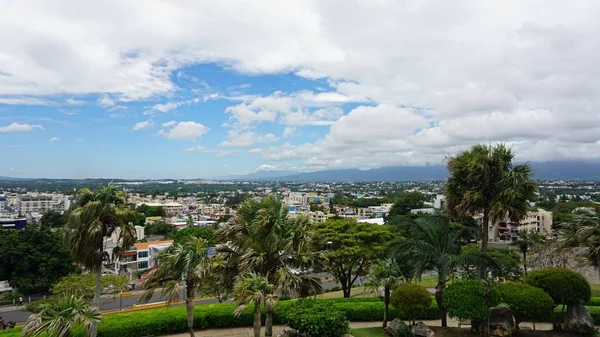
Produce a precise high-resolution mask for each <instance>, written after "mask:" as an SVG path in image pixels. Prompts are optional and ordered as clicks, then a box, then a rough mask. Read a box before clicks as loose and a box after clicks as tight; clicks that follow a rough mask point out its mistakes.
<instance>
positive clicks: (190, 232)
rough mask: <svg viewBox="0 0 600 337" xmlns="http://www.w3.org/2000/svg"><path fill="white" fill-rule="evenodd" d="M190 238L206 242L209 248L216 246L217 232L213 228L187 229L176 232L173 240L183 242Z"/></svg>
mask: <svg viewBox="0 0 600 337" xmlns="http://www.w3.org/2000/svg"><path fill="white" fill-rule="evenodd" d="M190 236H194V237H197V238H202V239H204V240H206V242H207V243H208V245H209V246H214V245H215V244H216V238H215V230H214V229H213V228H212V227H186V228H183V229H180V230H178V231H176V232H175V234H174V235H173V240H175V242H182V241H184V240H187V238H188V237H190Z"/></svg>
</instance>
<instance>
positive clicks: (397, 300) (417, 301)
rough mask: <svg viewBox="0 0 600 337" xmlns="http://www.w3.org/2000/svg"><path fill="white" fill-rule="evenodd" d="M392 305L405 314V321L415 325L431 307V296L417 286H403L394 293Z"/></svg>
mask: <svg viewBox="0 0 600 337" xmlns="http://www.w3.org/2000/svg"><path fill="white" fill-rule="evenodd" d="M392 305H393V306H394V307H396V308H397V309H398V310H400V312H401V313H402V314H403V317H402V318H403V319H407V320H409V321H411V322H412V324H414V323H415V320H416V319H417V318H419V317H423V316H424V315H425V313H426V312H427V309H429V307H430V306H431V294H430V293H429V292H428V291H427V289H425V288H423V287H422V286H420V285H417V284H403V285H401V286H398V287H397V288H396V289H394V291H393V292H392Z"/></svg>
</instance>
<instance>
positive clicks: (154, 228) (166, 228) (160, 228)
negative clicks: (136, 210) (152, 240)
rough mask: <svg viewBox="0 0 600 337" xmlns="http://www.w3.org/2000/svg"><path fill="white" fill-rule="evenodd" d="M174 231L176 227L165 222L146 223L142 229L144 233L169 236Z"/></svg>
mask: <svg viewBox="0 0 600 337" xmlns="http://www.w3.org/2000/svg"><path fill="white" fill-rule="evenodd" d="M175 232H177V228H175V227H174V226H173V225H171V224H170V223H166V222H157V223H151V224H147V225H146V228H145V229H144V234H145V235H162V236H164V237H171V236H173V235H174V233H175Z"/></svg>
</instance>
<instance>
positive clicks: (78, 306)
mask: <svg viewBox="0 0 600 337" xmlns="http://www.w3.org/2000/svg"><path fill="white" fill-rule="evenodd" d="M101 320H102V314H101V313H100V310H99V309H98V307H95V306H90V305H89V304H87V302H86V301H84V300H83V299H82V298H79V297H76V296H74V295H71V296H68V297H63V298H61V299H60V300H59V301H58V302H56V303H53V302H46V303H43V304H42V305H41V308H40V311H39V312H38V313H37V314H33V315H31V316H29V318H28V319H27V323H26V324H25V327H24V328H23V332H22V334H21V336H23V337H38V336H39V337H41V336H53V337H70V336H72V331H73V329H74V328H78V331H79V329H81V328H83V331H84V333H85V335H89V334H90V333H91V330H92V328H93V327H94V326H96V325H98V323H99V322H100V321H101Z"/></svg>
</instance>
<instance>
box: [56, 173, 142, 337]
mask: <svg viewBox="0 0 600 337" xmlns="http://www.w3.org/2000/svg"><path fill="white" fill-rule="evenodd" d="M126 205H127V196H126V195H125V194H124V193H123V192H120V191H118V188H117V187H116V186H115V185H113V184H112V183H111V184H108V185H107V186H103V187H100V188H98V189H96V190H95V191H94V192H91V191H90V190H88V189H82V190H80V191H79V192H78V193H77V198H76V202H75V206H74V208H73V209H71V210H69V212H68V221H67V228H66V230H67V237H68V243H69V246H70V247H71V254H72V255H73V258H74V260H75V261H76V262H79V263H81V264H82V265H83V266H84V267H85V268H86V269H88V270H89V271H90V272H92V273H96V287H95V290H94V300H93V302H92V304H93V305H94V306H95V307H100V290H101V289H100V281H101V278H102V262H103V259H104V257H105V254H104V252H105V250H106V247H105V240H104V238H105V237H108V236H110V235H111V234H112V233H113V232H115V231H117V233H118V240H117V242H116V244H117V247H119V248H128V247H130V246H131V245H132V244H133V243H134V242H135V229H134V228H133V222H134V221H135V215H136V213H135V212H134V211H133V210H131V209H129V208H127V206H126ZM119 248H117V251H119ZM122 250H123V249H121V251H122ZM97 329H98V326H97V323H96V322H93V324H92V329H91V332H90V336H91V337H96V334H97Z"/></svg>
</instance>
